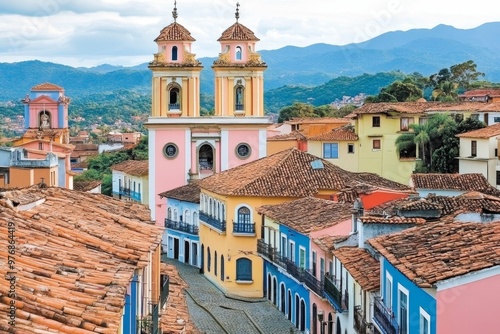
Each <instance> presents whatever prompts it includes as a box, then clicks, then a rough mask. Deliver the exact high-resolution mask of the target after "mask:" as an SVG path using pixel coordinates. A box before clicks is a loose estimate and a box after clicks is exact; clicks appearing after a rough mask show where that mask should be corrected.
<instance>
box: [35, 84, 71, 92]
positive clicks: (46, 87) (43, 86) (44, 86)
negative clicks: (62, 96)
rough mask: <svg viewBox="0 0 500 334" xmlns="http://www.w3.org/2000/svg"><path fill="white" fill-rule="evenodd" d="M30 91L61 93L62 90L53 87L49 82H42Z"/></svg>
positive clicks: (56, 86) (58, 87) (55, 86)
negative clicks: (54, 91)
mask: <svg viewBox="0 0 500 334" xmlns="http://www.w3.org/2000/svg"><path fill="white" fill-rule="evenodd" d="M31 90H56V91H63V90H64V88H62V87H60V86H58V85H54V84H53V83H50V82H44V83H42V84H39V85H36V86H34V87H32V88H31Z"/></svg>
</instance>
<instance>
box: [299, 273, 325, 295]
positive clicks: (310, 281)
mask: <svg viewBox="0 0 500 334" xmlns="http://www.w3.org/2000/svg"><path fill="white" fill-rule="evenodd" d="M304 282H305V283H306V286H307V287H308V288H309V289H311V291H312V292H314V293H315V294H317V295H318V296H320V297H323V283H322V282H321V281H319V280H318V279H317V278H316V277H314V275H313V274H312V272H311V271H309V270H306V271H305V272H304Z"/></svg>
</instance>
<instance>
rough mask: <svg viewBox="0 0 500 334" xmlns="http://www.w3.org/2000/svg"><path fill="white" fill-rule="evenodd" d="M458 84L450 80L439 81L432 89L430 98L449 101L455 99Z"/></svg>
mask: <svg viewBox="0 0 500 334" xmlns="http://www.w3.org/2000/svg"><path fill="white" fill-rule="evenodd" d="M457 88H458V84H456V83H454V82H451V81H443V82H441V83H440V84H439V85H438V86H437V87H436V88H435V89H434V90H433V91H432V98H433V100H435V101H442V102H451V101H456V100H457V97H458V93H457Z"/></svg>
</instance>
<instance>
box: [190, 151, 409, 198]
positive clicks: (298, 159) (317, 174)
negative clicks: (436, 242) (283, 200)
mask: <svg viewBox="0 0 500 334" xmlns="http://www.w3.org/2000/svg"><path fill="white" fill-rule="evenodd" d="M315 164H317V166H316V167H313V165H315ZM362 183H367V184H370V185H373V186H377V187H378V186H380V187H390V188H391V189H397V190H409V189H410V188H409V187H407V186H405V185H403V184H399V183H397V182H393V181H390V180H387V179H384V178H382V177H380V176H378V175H376V174H371V173H352V172H348V171H346V170H343V169H342V168H340V167H338V166H336V165H334V164H332V163H330V162H328V161H326V160H323V159H320V158H318V157H316V156H314V155H312V154H309V153H305V152H302V151H299V150H298V149H296V148H291V149H288V150H284V151H281V152H278V153H275V154H273V155H270V156H267V157H265V158H261V159H259V160H256V161H253V162H250V163H247V164H243V165H241V166H238V167H235V168H232V169H229V170H227V171H224V172H221V173H217V174H215V175H213V176H210V177H207V178H205V179H203V180H202V181H201V182H200V187H201V188H202V189H206V190H208V191H212V192H214V193H217V194H220V195H226V196H261V197H307V196H314V195H316V194H317V193H318V192H319V191H320V190H332V191H340V190H343V189H346V188H348V187H350V186H355V185H356V184H362Z"/></svg>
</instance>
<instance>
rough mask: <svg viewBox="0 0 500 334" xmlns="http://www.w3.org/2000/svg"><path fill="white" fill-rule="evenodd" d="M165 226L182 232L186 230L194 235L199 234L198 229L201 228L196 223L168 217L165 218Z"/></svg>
mask: <svg viewBox="0 0 500 334" xmlns="http://www.w3.org/2000/svg"><path fill="white" fill-rule="evenodd" d="M165 227H166V228H169V229H172V230H176V231H180V232H186V233H189V234H192V235H198V230H199V229H198V226H196V225H193V224H187V223H183V222H176V221H173V220H172V219H168V218H165Z"/></svg>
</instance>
